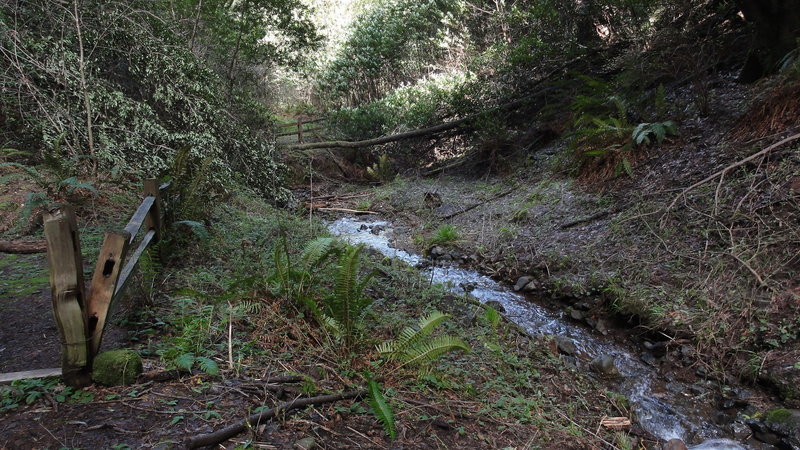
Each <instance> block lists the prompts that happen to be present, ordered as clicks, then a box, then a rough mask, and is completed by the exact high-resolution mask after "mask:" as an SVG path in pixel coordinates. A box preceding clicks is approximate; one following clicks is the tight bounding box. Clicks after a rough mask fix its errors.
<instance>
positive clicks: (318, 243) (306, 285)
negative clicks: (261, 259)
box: [267, 237, 340, 321]
mask: <svg viewBox="0 0 800 450" xmlns="http://www.w3.org/2000/svg"><path fill="white" fill-rule="evenodd" d="M335 244H336V240H335V239H333V238H326V237H321V238H316V239H314V240H312V241H310V242H308V243H307V244H306V246H305V248H304V249H303V252H302V253H301V255H300V258H299V261H298V262H297V263H296V264H293V263H292V260H291V257H290V255H289V246H288V244H287V242H286V239H285V238H284V239H283V240H282V241H281V243H280V244H279V245H277V246H276V247H275V249H274V251H273V255H272V260H273V264H274V265H275V269H274V271H273V272H272V273H271V274H270V276H269V277H268V278H267V281H268V282H269V283H270V284H271V285H272V286H274V287H275V293H276V294H278V295H283V296H285V297H288V298H291V299H293V300H295V301H296V302H297V303H298V304H299V305H300V306H301V307H302V308H304V309H305V310H306V311H308V312H310V313H311V314H312V315H313V316H314V317H315V318H317V319H318V320H321V321H323V313H322V310H321V309H320V307H319V305H318V302H317V299H315V298H314V297H313V296H312V290H313V289H314V287H315V284H316V280H317V276H318V275H319V274H321V273H323V270H324V269H325V267H326V266H327V265H328V263H329V262H330V261H331V258H332V257H334V256H336V255H338V254H339V253H340V249H339V248H338V247H337V246H336V245H335Z"/></svg>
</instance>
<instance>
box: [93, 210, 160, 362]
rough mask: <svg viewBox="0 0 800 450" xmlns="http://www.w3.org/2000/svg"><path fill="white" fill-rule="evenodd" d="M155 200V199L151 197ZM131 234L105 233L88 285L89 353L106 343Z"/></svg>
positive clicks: (94, 353)
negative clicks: (106, 331) (111, 312)
mask: <svg viewBox="0 0 800 450" xmlns="http://www.w3.org/2000/svg"><path fill="white" fill-rule="evenodd" d="M149 198H152V197H149ZM130 240H131V235H130V233H128V232H127V231H124V230H123V231H111V232H108V233H106V236H105V238H104V239H103V246H102V247H101V248H100V255H99V257H98V258H97V264H96V265H95V268H94V275H93V276H92V282H91V284H90V285H89V298H88V304H87V307H86V310H87V316H88V324H87V329H88V331H87V333H88V334H87V336H89V351H90V352H91V354H92V355H97V352H98V351H99V350H100V344H101V343H102V340H103V331H104V330H105V325H106V318H107V317H108V311H109V309H110V308H111V300H112V299H113V298H114V292H115V291H116V288H117V281H118V280H119V274H120V272H121V270H122V263H123V262H124V261H125V256H126V254H127V252H128V245H129V243H130Z"/></svg>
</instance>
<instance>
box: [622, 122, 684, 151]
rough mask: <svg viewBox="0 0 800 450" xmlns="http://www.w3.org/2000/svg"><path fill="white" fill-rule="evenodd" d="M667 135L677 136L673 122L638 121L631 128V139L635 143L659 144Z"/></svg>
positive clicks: (676, 128)
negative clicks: (634, 126)
mask: <svg viewBox="0 0 800 450" xmlns="http://www.w3.org/2000/svg"><path fill="white" fill-rule="evenodd" d="M668 136H678V127H677V126H676V125H675V122H672V121H671V120H670V121H667V122H654V123H640V124H639V125H637V126H636V128H634V129H633V133H632V139H633V142H634V144H635V145H637V146H638V145H650V144H652V143H655V144H656V145H661V143H662V142H664V139H666V138H667V137H668Z"/></svg>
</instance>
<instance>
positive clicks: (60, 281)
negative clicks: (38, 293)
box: [0, 180, 169, 387]
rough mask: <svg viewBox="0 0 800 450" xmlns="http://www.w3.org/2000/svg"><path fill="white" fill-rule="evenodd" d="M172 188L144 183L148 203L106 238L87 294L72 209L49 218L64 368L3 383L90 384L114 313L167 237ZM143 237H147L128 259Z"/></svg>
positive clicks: (3, 378)
mask: <svg viewBox="0 0 800 450" xmlns="http://www.w3.org/2000/svg"><path fill="white" fill-rule="evenodd" d="M167 188H169V183H165V184H162V185H159V184H158V183H157V182H156V180H147V181H145V182H144V199H143V200H142V202H141V204H140V205H139V207H138V208H137V209H136V212H134V213H133V216H132V217H131V219H130V221H128V224H127V225H126V226H125V227H124V228H123V229H121V230H114V231H109V232H107V233H106V234H105V237H104V239H103V244H102V246H101V247H100V254H99V255H98V258H97V262H96V264H95V269H94V273H93V275H92V279H91V282H90V284H89V288H88V293H87V291H86V286H85V284H84V280H83V261H82V257H81V247H80V240H79V236H78V224H77V220H76V218H75V213H74V211H73V209H72V207H70V206H68V205H62V206H58V207H56V208H53V209H50V210H49V211H48V212H46V213H45V214H44V217H43V221H44V235H45V240H46V242H47V261H48V265H49V267H50V289H51V291H52V303H53V316H54V317H55V321H56V325H57V326H58V330H59V334H60V338H61V368H60V369H59V368H55V369H41V370H32V371H25V372H13V373H7V374H0V382H8V381H13V380H17V379H24V378H41V377H47V376H58V375H61V377H62V378H63V380H64V382H65V383H66V384H67V385H69V386H74V387H83V386H87V385H89V384H91V382H92V363H93V361H94V357H95V356H96V355H97V353H98V352H99V350H100V344H101V343H102V340H103V332H104V330H105V326H106V320H107V318H108V316H109V314H110V311H111V308H112V306H113V305H114V303H115V301H116V300H117V299H118V298H119V297H120V296H121V294H122V293H123V291H124V289H125V287H126V285H127V283H128V280H129V279H130V278H131V275H132V274H133V273H134V271H135V270H136V268H137V266H138V263H139V259H140V258H141V256H142V254H143V253H144V252H145V250H147V248H148V247H150V246H152V245H154V244H156V243H157V242H158V241H159V240H160V239H161V238H162V237H163V236H162V233H163V231H162V230H163V224H162V205H161V193H162V192H163V191H164V190H165V189H167ZM140 231H142V233H140ZM139 234H142V237H141V239H139V240H138V245H137V246H136V247H135V250H134V251H133V252H132V253H130V255H129V249H131V248H134V242H136V241H137V237H138V235H139Z"/></svg>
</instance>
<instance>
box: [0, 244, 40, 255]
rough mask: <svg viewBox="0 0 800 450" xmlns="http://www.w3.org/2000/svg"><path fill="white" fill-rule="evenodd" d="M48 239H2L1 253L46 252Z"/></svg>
mask: <svg viewBox="0 0 800 450" xmlns="http://www.w3.org/2000/svg"><path fill="white" fill-rule="evenodd" d="M46 251H47V242H46V241H0V253H17V254H30V253H45V252H46Z"/></svg>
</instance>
